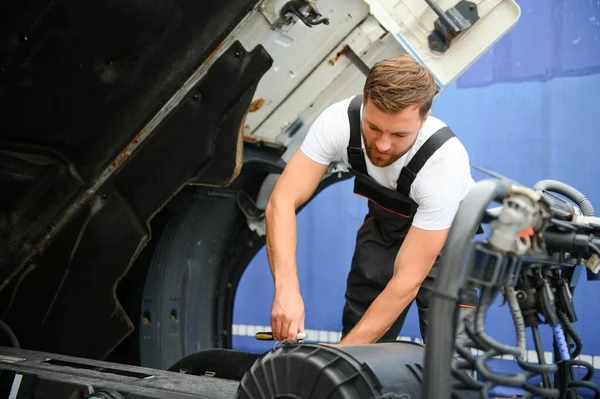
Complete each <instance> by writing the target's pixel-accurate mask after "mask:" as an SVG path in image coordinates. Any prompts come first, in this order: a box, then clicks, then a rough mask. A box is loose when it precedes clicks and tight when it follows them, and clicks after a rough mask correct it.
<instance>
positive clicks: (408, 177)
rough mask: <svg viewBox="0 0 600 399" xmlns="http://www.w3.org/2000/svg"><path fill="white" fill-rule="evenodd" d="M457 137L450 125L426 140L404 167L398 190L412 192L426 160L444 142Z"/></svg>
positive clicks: (405, 193)
mask: <svg viewBox="0 0 600 399" xmlns="http://www.w3.org/2000/svg"><path fill="white" fill-rule="evenodd" d="M453 137H456V136H455V135H454V133H453V132H452V130H450V128H449V127H447V126H444V127H443V128H441V129H440V130H438V131H437V132H435V133H434V134H432V135H431V137H429V138H428V139H427V141H425V143H424V144H423V146H421V148H419V150H418V151H417V153H416V154H415V156H414V157H413V158H412V159H411V160H410V162H409V163H408V165H406V166H404V167H403V168H402V171H401V172H400V177H398V182H397V187H396V191H398V192H399V193H402V194H404V195H408V194H409V193H410V186H411V184H412V182H413V181H414V180H415V177H417V173H419V171H420V170H421V168H422V167H423V165H425V162H427V160H428V159H429V157H431V156H432V155H433V154H434V153H435V152H436V151H437V150H438V149H439V148H440V147H441V146H442V145H444V143H445V142H446V141H448V140H450V139H451V138H453Z"/></svg>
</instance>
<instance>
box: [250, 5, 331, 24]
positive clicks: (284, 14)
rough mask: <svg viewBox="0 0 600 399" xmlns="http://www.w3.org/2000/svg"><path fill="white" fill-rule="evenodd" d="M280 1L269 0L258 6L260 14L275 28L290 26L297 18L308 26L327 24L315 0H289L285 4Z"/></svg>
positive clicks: (327, 20) (327, 21)
mask: <svg viewBox="0 0 600 399" xmlns="http://www.w3.org/2000/svg"><path fill="white" fill-rule="evenodd" d="M281 3H282V1H281V0H270V1H265V2H264V3H263V4H261V5H260V6H259V9H260V11H261V12H262V14H263V15H264V16H265V18H267V20H268V21H269V23H270V24H271V25H272V26H273V27H274V28H276V29H282V28H283V27H284V26H290V25H292V24H293V23H294V22H295V20H298V19H299V20H300V21H302V22H303V23H304V25H306V26H308V27H309V28H312V27H313V26H315V25H319V24H325V25H329V18H325V17H323V16H322V14H321V11H319V9H318V7H317V5H316V0H289V1H287V2H285V4H281Z"/></svg>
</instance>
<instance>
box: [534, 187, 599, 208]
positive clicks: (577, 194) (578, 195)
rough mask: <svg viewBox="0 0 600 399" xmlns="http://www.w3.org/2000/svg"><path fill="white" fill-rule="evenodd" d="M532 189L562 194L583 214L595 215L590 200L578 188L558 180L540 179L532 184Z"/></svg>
mask: <svg viewBox="0 0 600 399" xmlns="http://www.w3.org/2000/svg"><path fill="white" fill-rule="evenodd" d="M533 189H534V190H547V191H553V192H555V193H558V194H562V195H564V196H566V197H567V198H569V199H570V200H571V201H573V202H575V203H576V204H577V205H578V206H579V208H581V212H583V214H584V215H585V216H595V212H594V207H593V206H592V203H591V202H590V200H588V199H587V198H586V196H585V195H584V194H583V193H582V192H581V191H579V190H577V189H575V188H573V187H571V186H569V185H568V184H565V183H563V182H560V181H558V180H540V181H539V182H537V183H536V184H535V186H533Z"/></svg>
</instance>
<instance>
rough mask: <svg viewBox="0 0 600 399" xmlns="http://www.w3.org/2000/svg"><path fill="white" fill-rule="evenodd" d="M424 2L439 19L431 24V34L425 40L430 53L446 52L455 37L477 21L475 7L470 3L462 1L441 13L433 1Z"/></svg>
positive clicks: (477, 16) (426, 0)
mask: <svg viewBox="0 0 600 399" xmlns="http://www.w3.org/2000/svg"><path fill="white" fill-rule="evenodd" d="M425 2H426V3H427V4H428V5H429V7H431V9H432V10H433V11H434V12H435V13H436V14H437V15H438V17H439V18H438V19H437V20H436V21H435V22H434V24H433V26H434V28H433V32H432V33H431V34H430V35H429V37H428V38H427V39H428V42H429V48H430V49H431V50H432V51H437V52H440V53H444V52H446V50H448V48H449V47H450V45H451V44H452V41H453V40H454V39H455V38H456V36H458V35H459V34H460V33H463V32H464V31H466V30H467V29H469V28H470V27H471V26H473V24H474V23H475V22H477V21H478V20H479V14H478V12H477V5H476V4H475V3H473V2H470V1H465V0H462V1H460V2H458V4H456V6H454V7H452V8H449V9H448V10H447V11H446V12H444V11H442V9H441V8H440V7H439V6H438V5H437V4H436V3H435V1H434V0H425Z"/></svg>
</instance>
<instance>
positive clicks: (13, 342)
mask: <svg viewBox="0 0 600 399" xmlns="http://www.w3.org/2000/svg"><path fill="white" fill-rule="evenodd" d="M0 330H2V331H4V333H5V334H6V336H7V337H8V339H9V340H10V344H11V345H12V347H13V348H17V349H19V348H21V345H20V344H19V340H18V339H17V336H16V335H15V333H14V332H13V330H12V329H11V328H10V327H9V326H8V324H6V323H5V322H4V321H2V320H0Z"/></svg>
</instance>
